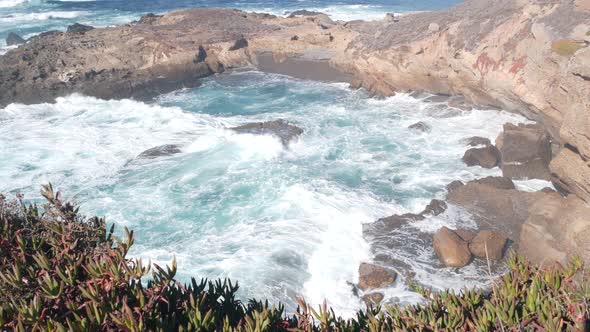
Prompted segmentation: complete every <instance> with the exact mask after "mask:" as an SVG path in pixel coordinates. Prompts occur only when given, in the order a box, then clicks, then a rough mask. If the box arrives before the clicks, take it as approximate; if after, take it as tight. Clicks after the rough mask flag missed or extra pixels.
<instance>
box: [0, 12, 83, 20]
mask: <svg viewBox="0 0 590 332" xmlns="http://www.w3.org/2000/svg"><path fill="white" fill-rule="evenodd" d="M88 14H89V13H88V12H86V11H69V12H68V11H47V12H42V13H18V14H10V15H5V16H0V22H4V23H8V22H14V23H16V22H30V21H44V20H52V19H69V18H76V17H80V16H85V15H88Z"/></svg>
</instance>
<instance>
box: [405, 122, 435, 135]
mask: <svg viewBox="0 0 590 332" xmlns="http://www.w3.org/2000/svg"><path fill="white" fill-rule="evenodd" d="M408 129H414V130H416V131H421V132H423V133H424V132H429V131H430V130H431V127H430V125H428V124H427V123H426V122H422V121H419V122H416V123H414V124H412V125H410V126H408Z"/></svg>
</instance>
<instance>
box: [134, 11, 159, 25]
mask: <svg viewBox="0 0 590 332" xmlns="http://www.w3.org/2000/svg"><path fill="white" fill-rule="evenodd" d="M160 17H162V15H156V14H154V13H148V14H146V15H143V16H142V17H141V18H140V19H139V23H140V24H153V23H154V22H156V21H157V20H158V19H159V18H160Z"/></svg>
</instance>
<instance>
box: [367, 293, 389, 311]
mask: <svg viewBox="0 0 590 332" xmlns="http://www.w3.org/2000/svg"><path fill="white" fill-rule="evenodd" d="M383 298H384V296H383V294H382V293H379V292H376V293H369V294H365V295H363V301H365V304H366V305H367V307H369V308H371V307H377V306H378V305H379V304H381V301H383Z"/></svg>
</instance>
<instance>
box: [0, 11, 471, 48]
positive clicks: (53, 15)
mask: <svg viewBox="0 0 590 332" xmlns="http://www.w3.org/2000/svg"><path fill="white" fill-rule="evenodd" d="M459 2H460V0H336V1H333V0H254V1H249V0H60V1H57V0H0V54H3V53H5V52H6V51H7V50H8V49H9V48H8V47H7V46H6V42H5V38H6V36H7V35H8V33H10V32H15V33H18V34H19V35H21V36H22V37H24V38H25V39H26V38H30V37H32V36H34V35H36V34H39V33H41V32H44V31H48V30H61V31H64V30H65V29H66V28H67V26H68V25H70V24H73V23H75V22H79V23H82V24H89V25H92V26H96V27H104V26H110V25H116V24H124V23H128V22H131V21H133V20H136V19H138V18H139V17H141V16H142V15H144V14H147V13H150V12H153V13H165V12H168V11H170V10H173V9H179V8H192V7H230V8H239V9H243V10H247V11H257V12H268V13H272V14H276V15H285V14H287V13H289V12H292V11H294V10H298V9H309V10H318V11H322V12H325V13H327V14H329V15H330V16H331V17H332V18H333V19H335V20H356V19H363V20H372V19H381V18H383V17H384V15H385V13H387V12H398V13H405V12H412V11H423V10H435V9H443V8H447V7H450V6H452V5H455V4H457V3H459Z"/></svg>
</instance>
